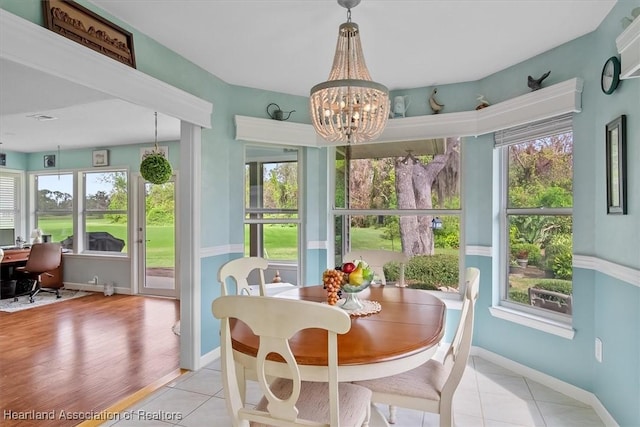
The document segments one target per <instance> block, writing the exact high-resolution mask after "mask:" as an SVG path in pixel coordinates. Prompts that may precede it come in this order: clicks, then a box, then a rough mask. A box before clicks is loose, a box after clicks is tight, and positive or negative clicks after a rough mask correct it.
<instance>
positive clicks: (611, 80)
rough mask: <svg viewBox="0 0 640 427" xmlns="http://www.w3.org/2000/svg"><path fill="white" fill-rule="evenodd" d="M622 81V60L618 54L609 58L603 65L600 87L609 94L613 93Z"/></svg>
mask: <svg viewBox="0 0 640 427" xmlns="http://www.w3.org/2000/svg"><path fill="white" fill-rule="evenodd" d="M619 83H620V60H618V57H617V56H612V57H611V58H609V59H607V62H605V63H604V67H602V74H601V76H600V87H601V88H602V91H603V92H604V93H606V94H607V95H611V94H612V93H613V91H614V90H616V88H617V87H618V84H619Z"/></svg>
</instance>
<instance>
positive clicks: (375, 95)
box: [309, 0, 390, 144]
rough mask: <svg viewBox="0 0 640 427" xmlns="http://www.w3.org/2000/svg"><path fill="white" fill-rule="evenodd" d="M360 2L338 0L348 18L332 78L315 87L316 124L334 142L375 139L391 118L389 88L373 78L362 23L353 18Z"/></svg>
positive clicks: (312, 111) (312, 108)
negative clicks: (345, 10)
mask: <svg viewBox="0 0 640 427" xmlns="http://www.w3.org/2000/svg"><path fill="white" fill-rule="evenodd" d="M359 3H360V0H338V4H339V5H340V6H342V7H344V8H346V9H347V22H345V23H343V24H342V25H340V29H339V30H338V44H337V46H336V54H335V56H334V58H333V66H332V67H331V72H330V73H329V79H328V80H327V81H326V82H323V83H320V84H317V85H315V86H314V87H312V88H311V95H310V98H309V108H310V115H311V121H312V123H313V127H314V128H315V130H316V132H317V133H318V134H319V135H320V136H321V137H322V138H324V139H326V140H327V141H330V142H336V141H338V142H343V143H346V144H350V143H352V142H366V141H371V140H374V139H376V138H377V137H378V136H380V134H381V133H382V131H383V130H384V128H385V126H386V125H387V120H388V118H389V108H390V105H389V90H388V89H387V88H386V86H384V85H382V84H380V83H376V82H374V81H372V80H371V75H370V74H369V70H367V66H366V64H365V62H364V55H363V54H362V45H361V43H360V30H359V29H358V24H356V23H355V22H351V8H352V7H355V6H357V5H358V4H359Z"/></svg>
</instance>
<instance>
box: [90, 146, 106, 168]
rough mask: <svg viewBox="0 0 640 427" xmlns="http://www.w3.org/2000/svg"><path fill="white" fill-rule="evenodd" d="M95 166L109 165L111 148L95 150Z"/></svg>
mask: <svg viewBox="0 0 640 427" xmlns="http://www.w3.org/2000/svg"><path fill="white" fill-rule="evenodd" d="M93 166H109V150H94V152H93Z"/></svg>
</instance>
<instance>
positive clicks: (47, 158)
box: [44, 154, 56, 168]
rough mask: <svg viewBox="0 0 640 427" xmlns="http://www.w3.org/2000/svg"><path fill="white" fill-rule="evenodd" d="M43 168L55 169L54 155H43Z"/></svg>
mask: <svg viewBox="0 0 640 427" xmlns="http://www.w3.org/2000/svg"><path fill="white" fill-rule="evenodd" d="M44 167H45V168H55V167H56V155H55V154H45V155H44Z"/></svg>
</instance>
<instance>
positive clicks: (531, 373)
mask: <svg viewBox="0 0 640 427" xmlns="http://www.w3.org/2000/svg"><path fill="white" fill-rule="evenodd" d="M471 355H473V356H478V357H481V358H482V359H484V360H486V361H488V362H491V363H494V364H496V365H498V366H501V367H503V368H505V369H508V370H510V371H513V372H515V373H517V374H519V375H522V376H523V377H526V378H528V379H531V380H533V381H535V382H538V383H540V384H542V385H545V386H547V387H549V388H550V389H552V390H555V391H557V392H560V393H562V394H565V395H567V396H569V397H571V398H573V399H575V400H577V401H579V402H582V403H584V404H586V405H590V406H591V407H592V408H593V409H594V411H596V413H597V414H598V416H599V417H600V419H601V420H602V422H603V423H604V425H607V426H617V425H618V423H617V422H616V420H615V419H614V418H613V417H612V416H611V414H610V413H609V411H607V409H606V408H605V407H604V405H603V404H602V402H600V400H599V399H598V397H597V396H596V395H595V394H593V393H591V392H589V391H586V390H584V389H581V388H580V387H576V386H574V385H573V384H569V383H567V382H564V381H562V380H559V379H558V378H555V377H552V376H551V375H547V374H545V373H542V372H540V371H537V370H535V369H532V368H530V367H528V366H525V365H522V364H520V363H518V362H514V361H513V360H511V359H507V358H506V357H504V356H500V355H499V354H496V353H493V352H491V351H489V350H485V349H484V348H482V347H476V346H472V347H471Z"/></svg>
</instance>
